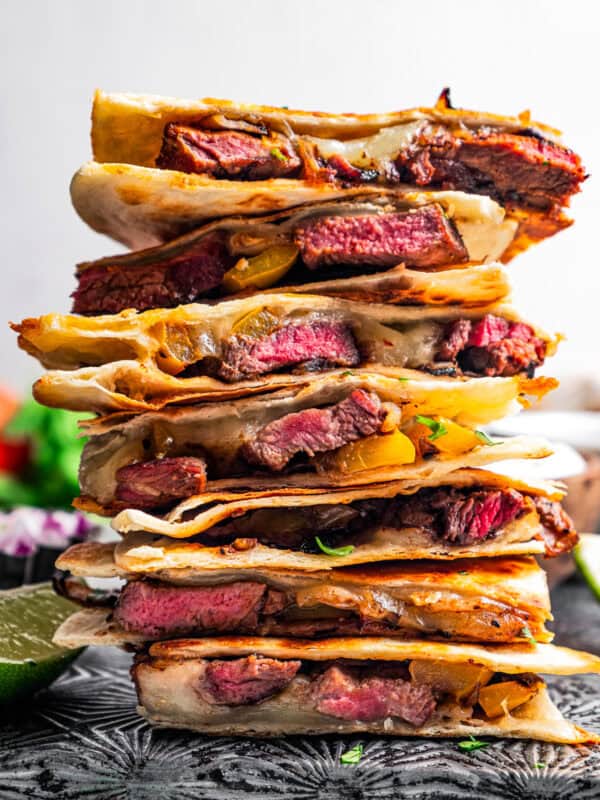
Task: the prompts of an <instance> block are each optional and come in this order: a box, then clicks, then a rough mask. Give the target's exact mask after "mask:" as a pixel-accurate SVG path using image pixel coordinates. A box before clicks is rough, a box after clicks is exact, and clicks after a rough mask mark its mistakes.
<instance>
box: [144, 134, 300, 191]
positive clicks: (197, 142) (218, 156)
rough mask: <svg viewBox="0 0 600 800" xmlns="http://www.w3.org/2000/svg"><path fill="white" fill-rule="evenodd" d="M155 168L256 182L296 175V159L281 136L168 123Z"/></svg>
mask: <svg viewBox="0 0 600 800" xmlns="http://www.w3.org/2000/svg"><path fill="white" fill-rule="evenodd" d="M156 166H157V167H159V168H161V169H175V170H179V171H180V172H193V173H200V174H207V175H212V176H213V177H214V178H235V179H237V180H247V181H257V180H263V179H267V178H279V177H282V176H284V175H291V174H292V173H295V172H297V171H298V170H299V168H300V159H299V158H298V155H297V154H296V152H295V150H294V148H293V146H292V144H291V142H290V141H289V140H288V139H286V138H285V137H284V136H277V137H272V138H267V137H264V136H252V135H251V134H249V133H244V132H243V131H235V130H227V131H214V130H202V129H201V128H195V127H192V126H190V125H178V124H176V123H174V122H170V123H169V124H168V125H167V126H166V128H165V132H164V137H163V143H162V149H161V151H160V154H159V156H158V158H157V159H156Z"/></svg>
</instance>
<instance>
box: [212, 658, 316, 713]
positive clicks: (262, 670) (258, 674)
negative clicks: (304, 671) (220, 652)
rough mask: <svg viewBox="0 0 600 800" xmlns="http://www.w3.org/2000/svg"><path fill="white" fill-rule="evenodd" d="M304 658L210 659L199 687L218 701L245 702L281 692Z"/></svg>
mask: <svg viewBox="0 0 600 800" xmlns="http://www.w3.org/2000/svg"><path fill="white" fill-rule="evenodd" d="M301 665H302V662H301V661H281V660H280V659H277V658H264V657H261V656H254V655H252V656H247V657H246V658H235V659H232V660H231V661H220V660H217V659H213V660H211V661H209V662H208V664H207V666H206V671H205V673H204V680H203V681H202V683H201V685H200V686H198V687H197V690H198V691H199V692H200V694H201V696H202V698H203V699H204V700H206V701H207V702H208V703H213V704H214V705H227V706H244V705H249V704H251V703H260V701H261V700H266V699H267V698H268V697H273V695H275V694H278V693H279V692H281V691H283V689H285V687H286V686H287V685H288V684H289V683H290V682H291V681H292V680H293V678H294V677H295V676H296V673H297V672H298V670H299V669H300V667H301Z"/></svg>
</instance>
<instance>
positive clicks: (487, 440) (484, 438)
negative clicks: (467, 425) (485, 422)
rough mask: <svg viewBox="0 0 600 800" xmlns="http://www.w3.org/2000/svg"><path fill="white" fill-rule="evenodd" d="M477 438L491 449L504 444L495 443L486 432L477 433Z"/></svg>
mask: <svg viewBox="0 0 600 800" xmlns="http://www.w3.org/2000/svg"><path fill="white" fill-rule="evenodd" d="M475 436H476V437H477V438H478V439H479V440H480V441H481V442H483V443H484V444H487V445H489V446H490V447H495V446H496V445H497V444H502V442H495V441H494V440H493V439H490V437H489V436H488V435H487V433H486V432H485V431H475Z"/></svg>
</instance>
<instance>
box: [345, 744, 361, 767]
mask: <svg viewBox="0 0 600 800" xmlns="http://www.w3.org/2000/svg"><path fill="white" fill-rule="evenodd" d="M363 749H364V748H363V746H362V744H357V745H356V747H353V748H352V749H351V750H346V752H345V753H342V755H341V756H340V761H341V762H342V764H358V762H359V761H360V760H361V758H362V754H363Z"/></svg>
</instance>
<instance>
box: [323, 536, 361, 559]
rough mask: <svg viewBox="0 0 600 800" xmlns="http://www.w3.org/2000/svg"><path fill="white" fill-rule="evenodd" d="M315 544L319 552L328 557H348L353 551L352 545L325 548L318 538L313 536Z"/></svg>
mask: <svg viewBox="0 0 600 800" xmlns="http://www.w3.org/2000/svg"><path fill="white" fill-rule="evenodd" d="M315 542H316V543H317V544H318V546H319V550H322V551H323V552H324V553H325V554H326V555H328V556H349V555H350V553H351V552H352V551H353V550H354V545H353V544H347V545H344V547H327V545H326V544H323V542H322V541H321V540H320V539H319V537H318V536H315Z"/></svg>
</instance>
